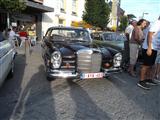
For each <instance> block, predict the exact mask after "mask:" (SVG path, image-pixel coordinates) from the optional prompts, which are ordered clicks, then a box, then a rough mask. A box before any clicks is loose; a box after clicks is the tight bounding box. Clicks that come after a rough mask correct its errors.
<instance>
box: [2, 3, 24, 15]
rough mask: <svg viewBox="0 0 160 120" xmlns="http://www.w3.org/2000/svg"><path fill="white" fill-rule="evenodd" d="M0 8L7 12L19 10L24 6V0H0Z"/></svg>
mask: <svg viewBox="0 0 160 120" xmlns="http://www.w3.org/2000/svg"><path fill="white" fill-rule="evenodd" d="M0 8H2V9H5V10H6V11H7V12H19V11H22V10H24V9H25V8H26V2H25V0H0Z"/></svg>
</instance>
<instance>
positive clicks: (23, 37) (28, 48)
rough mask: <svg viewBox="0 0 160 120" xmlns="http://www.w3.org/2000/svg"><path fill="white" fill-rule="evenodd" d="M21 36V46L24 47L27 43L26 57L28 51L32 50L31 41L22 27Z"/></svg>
mask: <svg viewBox="0 0 160 120" xmlns="http://www.w3.org/2000/svg"><path fill="white" fill-rule="evenodd" d="M19 36H20V38H21V45H20V47H21V46H22V44H23V43H25V55H26V53H27V50H30V41H29V39H28V34H27V32H26V31H25V30H24V27H21V30H20V32H19Z"/></svg>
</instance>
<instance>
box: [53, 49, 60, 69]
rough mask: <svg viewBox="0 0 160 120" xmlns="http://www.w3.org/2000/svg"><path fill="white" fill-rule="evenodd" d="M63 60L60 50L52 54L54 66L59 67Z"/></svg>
mask: <svg viewBox="0 0 160 120" xmlns="http://www.w3.org/2000/svg"><path fill="white" fill-rule="evenodd" d="M61 62H62V57H61V53H60V52H59V51H55V52H53V53H52V56H51V63H52V66H53V68H59V67H60V65H61Z"/></svg>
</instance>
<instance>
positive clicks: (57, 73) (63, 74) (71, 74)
mask: <svg viewBox="0 0 160 120" xmlns="http://www.w3.org/2000/svg"><path fill="white" fill-rule="evenodd" d="M121 71H122V69H121V68H120V67H117V68H110V69H104V70H103V72H104V77H105V76H109V75H110V74H114V73H119V72H121ZM47 74H48V76H50V77H54V78H80V73H77V72H75V71H62V70H50V72H47Z"/></svg>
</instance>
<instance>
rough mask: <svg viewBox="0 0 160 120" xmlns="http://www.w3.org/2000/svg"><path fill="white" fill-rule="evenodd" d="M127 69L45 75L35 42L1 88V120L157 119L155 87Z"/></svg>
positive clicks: (158, 89)
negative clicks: (106, 74) (79, 77)
mask: <svg viewBox="0 0 160 120" xmlns="http://www.w3.org/2000/svg"><path fill="white" fill-rule="evenodd" d="M137 81H138V78H132V77H130V76H128V74H126V73H121V74H116V75H114V76H112V77H110V78H108V79H99V80H84V81H79V82H71V81H67V80H60V79H59V80H56V81H52V82H48V81H47V80H46V78H45V74H44V67H43V62H42V58H41V50H40V46H36V47H35V48H33V52H32V54H31V56H29V57H27V58H26V57H24V55H23V54H22V51H20V53H19V55H18V56H17V57H16V65H15V76H14V78H13V79H10V80H7V81H6V82H5V83H4V84H3V86H2V87H1V88H0V120H160V86H154V87H152V89H151V90H149V91H146V90H143V89H141V88H139V87H137V85H136V83H137Z"/></svg>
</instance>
